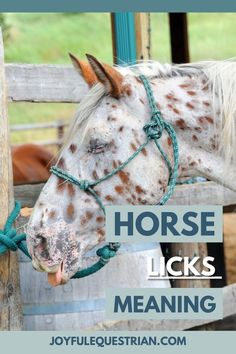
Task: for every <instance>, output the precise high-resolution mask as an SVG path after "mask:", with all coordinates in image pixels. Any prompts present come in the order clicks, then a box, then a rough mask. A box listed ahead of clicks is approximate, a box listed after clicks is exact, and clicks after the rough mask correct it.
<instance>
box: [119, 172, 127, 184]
mask: <svg viewBox="0 0 236 354" xmlns="http://www.w3.org/2000/svg"><path fill="white" fill-rule="evenodd" d="M118 175H119V177H120V180H121V181H122V183H124V184H128V183H129V175H128V174H127V173H125V172H124V171H119V172H118Z"/></svg>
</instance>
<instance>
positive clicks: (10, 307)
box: [0, 29, 23, 331]
mask: <svg viewBox="0 0 236 354" xmlns="http://www.w3.org/2000/svg"><path fill="white" fill-rule="evenodd" d="M13 205H14V199H13V178H12V163H11V154H10V141H9V131H8V118H7V95H6V83H5V68H4V50H3V38H2V32H1V29H0V229H1V228H2V227H3V226H4V224H5V221H6V219H7V217H8V215H9V213H10V211H11V210H12V208H13ZM22 323H23V316H22V308H21V296H20V281H19V268H18V259H17V253H13V252H7V253H6V254H4V255H0V330H1V331H4V330H6V331H7V330H8V331H9V330H21V329H22Z"/></svg>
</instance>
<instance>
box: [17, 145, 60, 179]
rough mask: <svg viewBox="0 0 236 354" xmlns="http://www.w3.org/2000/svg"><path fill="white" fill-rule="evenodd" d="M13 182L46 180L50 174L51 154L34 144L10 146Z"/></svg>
mask: <svg viewBox="0 0 236 354" xmlns="http://www.w3.org/2000/svg"><path fill="white" fill-rule="evenodd" d="M11 152H12V166H13V181H14V184H23V183H36V182H46V181H47V179H48V178H49V176H50V172H49V171H50V167H51V165H52V163H53V157H54V156H53V154H52V153H51V152H50V151H48V150H47V149H46V148H44V147H41V146H38V145H35V144H22V145H20V146H17V147H13V148H12V151H11Z"/></svg>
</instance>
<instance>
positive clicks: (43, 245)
mask: <svg viewBox="0 0 236 354" xmlns="http://www.w3.org/2000/svg"><path fill="white" fill-rule="evenodd" d="M36 243H37V246H40V247H41V248H42V249H45V248H47V243H48V240H47V238H46V237H44V236H43V235H42V234H37V235H36Z"/></svg>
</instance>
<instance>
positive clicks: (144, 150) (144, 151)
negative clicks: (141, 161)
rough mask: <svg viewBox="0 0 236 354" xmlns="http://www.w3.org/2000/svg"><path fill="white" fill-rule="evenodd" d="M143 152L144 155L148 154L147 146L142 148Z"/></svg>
mask: <svg viewBox="0 0 236 354" xmlns="http://www.w3.org/2000/svg"><path fill="white" fill-rule="evenodd" d="M141 153H142V154H143V155H144V156H147V149H146V148H143V149H142V150H141Z"/></svg>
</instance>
